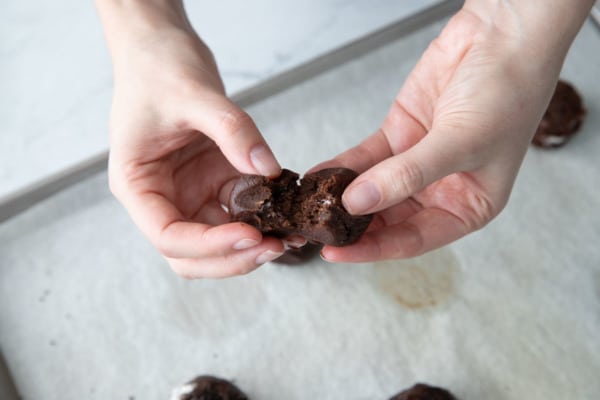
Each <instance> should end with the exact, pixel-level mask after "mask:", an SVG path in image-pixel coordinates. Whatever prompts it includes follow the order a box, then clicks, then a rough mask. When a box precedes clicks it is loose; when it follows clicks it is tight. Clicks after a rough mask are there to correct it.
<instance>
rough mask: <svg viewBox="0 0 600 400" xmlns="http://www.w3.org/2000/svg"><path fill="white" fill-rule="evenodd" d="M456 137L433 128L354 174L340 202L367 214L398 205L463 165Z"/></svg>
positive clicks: (354, 211)
mask: <svg viewBox="0 0 600 400" xmlns="http://www.w3.org/2000/svg"><path fill="white" fill-rule="evenodd" d="M464 154H465V150H464V149H463V148H461V146H460V145H459V143H458V140H452V138H451V137H450V135H443V134H440V133H438V132H434V131H433V130H432V131H431V132H430V133H429V134H428V135H427V136H426V137H424V138H423V139H422V140H421V141H420V142H419V143H417V144H416V145H414V146H412V147H411V148H409V149H408V150H406V151H405V152H403V153H400V154H397V155H395V156H393V157H390V158H387V159H385V160H383V161H381V162H380V163H378V164H376V165H375V166H373V167H372V168H370V169H369V170H367V171H366V172H364V173H363V174H361V175H360V176H358V177H357V178H356V179H355V180H354V181H353V182H352V183H351V184H350V185H349V186H348V187H347V188H346V190H345V192H344V194H343V196H342V201H343V204H344V207H346V209H347V210H348V212H350V213H351V214H355V215H358V214H367V213H372V212H376V211H379V210H383V209H385V208H388V207H391V206H392V205H394V204H398V203H400V202H401V201H403V200H405V199H407V198H408V197H410V196H411V195H413V194H415V193H417V192H419V191H420V190H422V189H423V188H424V187H426V186H427V185H429V184H431V183H433V182H435V181H436V180H438V179H440V178H442V177H444V176H446V175H449V174H451V173H453V172H456V171H460V170H462V168H463V166H464V165H465V160H466V159H465V158H464V157H463V156H464Z"/></svg>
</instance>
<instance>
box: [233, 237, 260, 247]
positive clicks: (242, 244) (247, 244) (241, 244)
mask: <svg viewBox="0 0 600 400" xmlns="http://www.w3.org/2000/svg"><path fill="white" fill-rule="evenodd" d="M259 243H260V241H258V240H255V239H242V240H240V241H239V242H237V243H236V244H234V245H233V249H234V250H245V249H249V248H251V247H254V246H256V245H257V244H259Z"/></svg>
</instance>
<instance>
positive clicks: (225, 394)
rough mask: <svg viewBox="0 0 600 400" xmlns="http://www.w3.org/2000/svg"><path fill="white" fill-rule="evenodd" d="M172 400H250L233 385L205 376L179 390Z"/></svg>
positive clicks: (223, 380)
mask: <svg viewBox="0 0 600 400" xmlns="http://www.w3.org/2000/svg"><path fill="white" fill-rule="evenodd" d="M171 400H248V397H247V396H246V395H245V394H244V393H243V392H242V391H241V390H240V389H238V388H237V387H236V386H235V385H234V384H233V383H231V382H229V381H227V380H225V379H221V378H217V377H214V376H208V375H204V376H199V377H197V378H196V379H194V380H193V381H191V382H189V383H186V384H185V385H183V386H182V387H181V388H179V389H178V390H177V391H176V392H174V393H173V396H172V397H171Z"/></svg>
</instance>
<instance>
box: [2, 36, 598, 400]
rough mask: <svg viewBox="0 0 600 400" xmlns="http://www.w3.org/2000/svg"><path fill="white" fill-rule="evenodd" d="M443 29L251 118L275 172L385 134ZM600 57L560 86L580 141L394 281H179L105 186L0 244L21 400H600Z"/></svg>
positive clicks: (579, 65) (46, 210)
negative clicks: (197, 386) (578, 105)
mask: <svg viewBox="0 0 600 400" xmlns="http://www.w3.org/2000/svg"><path fill="white" fill-rule="evenodd" d="M440 27H441V25H440V24H438V25H436V26H433V27H431V28H428V29H424V30H423V31H422V32H420V33H419V34H417V35H413V36H411V37H408V38H406V39H405V40H402V41H400V42H398V43H395V44H392V45H389V46H386V47H384V48H382V49H380V50H378V51H377V52H375V53H373V54H371V55H368V56H365V57H363V58H361V59H360V60H357V61H355V62H352V63H349V64H347V65H345V66H342V67H340V68H338V69H335V70H332V71H331V72H329V73H327V74H325V75H323V76H321V77H318V78H316V79H314V80H312V81H310V82H307V83H304V84H302V85H300V86H299V87H297V88H294V89H292V90H289V91H287V92H285V93H282V94H280V95H278V96H275V97H273V98H271V99H269V100H267V101H265V102H263V103H260V104H258V105H256V106H254V107H252V108H251V109H250V113H251V114H252V115H253V116H254V117H255V119H256V121H257V123H258V125H259V127H260V128H261V129H262V130H263V132H264V133H265V135H266V137H267V138H268V140H269V142H270V143H271V144H272V146H273V148H274V150H275V152H276V154H277V155H278V157H279V158H280V160H281V161H282V164H283V165H285V166H286V167H289V168H292V169H296V170H299V171H304V170H306V169H307V168H308V167H310V166H311V165H313V164H314V163H316V162H318V161H321V160H323V159H326V158H328V157H330V156H332V155H334V154H336V153H337V152H339V151H341V150H342V149H345V148H346V147H348V146H349V145H351V144H353V143H355V142H356V141H358V140H360V138H362V137H364V136H365V135H366V134H367V133H369V132H371V131H372V130H374V129H375V128H376V127H377V125H378V124H379V122H380V121H381V119H382V117H383V116H384V114H385V113H386V111H387V108H388V104H389V103H390V101H391V100H392V98H393V96H394V95H395V93H396V90H397V88H398V87H399V86H400V84H401V82H402V81H403V79H404V77H405V76H406V74H407V73H408V72H409V71H410V69H411V67H412V66H413V64H414V63H415V62H416V60H417V58H418V55H419V54H420V53H421V51H422V50H423V49H424V48H425V46H426V45H427V43H428V42H429V40H431V38H433V37H434V36H435V35H436V33H437V31H438V30H439V29H440ZM599 45H600V38H599V36H598V33H597V31H596V30H595V29H594V28H592V27H591V26H590V25H586V27H585V28H584V30H583V31H582V33H581V34H580V36H579V38H578V39H577V41H576V43H575V45H574V47H573V49H572V51H571V53H570V55H569V58H568V61H567V63H566V65H565V69H564V73H563V77H565V78H567V79H569V80H571V81H572V82H574V83H575V84H576V85H577V86H578V87H579V88H580V89H581V91H582V94H583V96H584V98H585V99H586V105H587V107H588V110H589V115H588V119H587V120H586V123H585V125H584V128H583V130H582V132H581V133H580V134H579V136H577V137H576V138H575V139H573V141H572V142H570V143H569V144H568V145H567V146H566V147H565V148H563V149H560V150H558V151H540V150H536V149H532V150H531V151H530V152H529V154H528V155H527V157H526V159H525V163H524V165H523V168H522V171H521V174H520V176H519V178H518V180H517V183H516V185H515V189H514V193H513V196H512V199H511V202H510V203H509V205H508V207H507V208H506V210H505V211H504V212H503V213H502V214H501V215H500V216H499V217H498V218H497V219H496V220H495V221H494V222H492V223H491V224H489V225H488V226H487V227H486V228H484V229H483V230H481V231H480V232H477V233H475V234H472V235H470V236H468V237H467V238H465V239H463V240H461V241H459V242H457V243H455V244H453V245H451V246H448V247H446V248H444V249H442V250H440V251H438V252H436V253H433V254H429V255H427V256H425V257H423V258H419V259H415V260H409V261H402V262H393V263H392V264H393V265H392V266H391V268H390V265H384V264H376V265H373V264H365V265H330V264H326V263H324V262H322V261H320V260H318V261H315V262H314V263H313V264H311V265H310V266H305V267H300V268H286V267H279V266H275V265H267V266H265V267H263V268H261V269H259V270H258V271H257V272H255V273H252V274H250V275H247V276H243V277H239V278H234V279H229V280H222V281H210V280H203V281H185V280H182V279H179V278H177V277H176V276H175V275H174V274H173V273H172V272H171V271H170V270H169V268H168V267H167V265H166V263H165V262H164V261H163V260H162V259H161V258H160V257H159V256H158V255H157V254H156V252H155V251H154V250H153V249H152V248H151V246H150V245H149V244H148V243H147V241H146V240H145V239H144V238H143V237H141V235H140V234H139V233H138V232H137V230H136V229H135V227H134V226H133V225H132V224H131V222H130V221H129V220H128V218H127V216H126V215H125V211H124V210H123V209H122V207H121V206H120V205H119V204H117V203H116V201H115V200H114V199H113V198H112V197H111V196H110V194H109V193H108V192H107V190H106V176H105V175H99V176H97V177H95V178H93V179H90V180H88V181H85V182H83V183H81V184H79V185H77V186H76V187H73V188H72V189H70V190H68V191H65V192H63V193H61V194H59V195H58V196H56V197H54V198H52V199H50V200H48V201H46V202H44V203H42V204H40V205H38V206H36V207H35V208H33V209H31V210H30V211H28V212H26V213H25V214H23V215H21V216H19V217H17V218H16V219H13V220H11V221H9V222H7V223H5V224H3V225H0V246H1V247H0V266H1V267H0V324H1V325H0V346H1V347H2V349H3V351H4V352H5V355H6V359H7V362H8V363H9V365H10V367H11V369H12V371H13V373H14V375H15V379H16V383H17V385H18V386H19V387H20V388H21V390H22V391H23V394H24V396H25V398H26V399H42V398H43V399H49V400H53V399H61V400H69V399H73V400H75V399H77V400H79V399H82V398H85V399H133V398H135V399H148V400H152V399H166V398H168V394H169V391H170V389H171V388H172V387H174V386H175V385H177V384H179V383H182V382H184V381H186V380H188V379H190V378H192V377H193V376H195V375H196V374H204V373H212V374H217V375H221V376H223V377H225V378H230V379H234V380H235V381H236V383H238V384H239V385H240V386H241V387H242V389H244V390H245V391H246V392H247V393H248V394H249V395H250V397H251V398H252V399H255V400H280V399H286V400H300V399H303V400H304V399H324V400H327V399H331V400H337V399H348V400H362V399H364V400H366V399H382V400H383V399H387V398H389V397H390V396H391V395H392V394H394V393H396V392H398V391H399V390H400V389H402V388H404V387H406V386H409V385H412V384H413V383H414V382H416V381H425V382H429V383H433V384H438V385H442V386H446V387H448V388H450V389H451V390H452V391H453V392H455V393H456V394H457V395H458V396H459V397H460V398H461V399H463V400H472V399H507V400H512V399H514V400H517V399H522V398H527V399H532V400H564V399H578V400H580V399H581V400H592V399H596V398H597V395H598V393H600V383H599V381H598V379H597V376H598V371H599V370H600V356H599V354H600V342H599V341H598V332H600V250H599V248H598V243H599V242H600V213H598V210H597V208H598V204H600V192H599V191H598V186H599V184H600V181H599V178H598V177H599V176H600V164H599V163H598V161H597V154H598V153H599V152H600V119H599V116H598V115H599V114H598V110H599V109H600V90H599V89H598V86H597V84H596V83H595V82H596V79H597V71H599V70H600V59H599V58H598V54H597V53H596V52H593V51H592V50H591V49H597V48H598V46H599ZM373 71H377V73H373ZM290 139H293V140H294V142H293V143H294V145H293V146H291V145H290ZM315 144H317V145H315ZM390 283H393V285H390Z"/></svg>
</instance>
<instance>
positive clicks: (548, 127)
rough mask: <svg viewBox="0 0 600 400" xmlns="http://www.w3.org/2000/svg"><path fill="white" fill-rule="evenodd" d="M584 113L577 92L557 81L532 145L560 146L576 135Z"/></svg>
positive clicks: (563, 82)
mask: <svg viewBox="0 0 600 400" xmlns="http://www.w3.org/2000/svg"><path fill="white" fill-rule="evenodd" d="M585 113H586V111H585V108H584V106H583V100H582V99H581V96H580V95H579V93H577V90H576V89H575V88H574V87H573V86H572V85H571V84H569V83H567V82H566V81H562V80H560V81H558V84H557V85H556V89H555V90H554V95H553V96H552V100H550V104H549V105H548V108H547V109H546V112H545V113H544V117H543V118H542V121H541V122H540V124H539V126H538V128H537V131H536V133H535V136H534V137H533V140H532V143H533V144H534V145H535V146H538V147H543V148H554V147H560V146H562V145H563V144H565V143H566V142H567V141H568V140H569V139H570V138H571V137H573V135H575V133H577V131H578V130H579V128H580V127H581V124H582V123H583V120H584V117H585Z"/></svg>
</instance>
